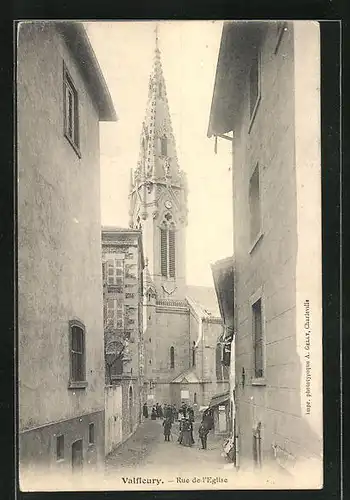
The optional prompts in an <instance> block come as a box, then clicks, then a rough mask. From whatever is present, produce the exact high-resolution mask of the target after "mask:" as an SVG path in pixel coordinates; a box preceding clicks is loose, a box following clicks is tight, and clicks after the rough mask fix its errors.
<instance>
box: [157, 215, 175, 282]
mask: <svg viewBox="0 0 350 500" xmlns="http://www.w3.org/2000/svg"><path fill="white" fill-rule="evenodd" d="M175 245H176V237H175V226H174V225H170V226H168V225H166V224H163V226H162V227H161V229H160V259H161V262H160V267H161V275H162V276H165V277H166V278H175V259H176V254H175Z"/></svg>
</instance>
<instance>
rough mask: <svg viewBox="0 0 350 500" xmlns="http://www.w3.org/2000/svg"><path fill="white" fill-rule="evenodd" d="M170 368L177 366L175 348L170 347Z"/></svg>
mask: <svg viewBox="0 0 350 500" xmlns="http://www.w3.org/2000/svg"><path fill="white" fill-rule="evenodd" d="M170 368H175V349H174V347H173V346H171V347H170Z"/></svg>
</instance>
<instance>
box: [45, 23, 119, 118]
mask: <svg viewBox="0 0 350 500" xmlns="http://www.w3.org/2000/svg"><path fill="white" fill-rule="evenodd" d="M50 22H52V23H54V25H55V27H56V29H57V30H58V31H59V32H60V33H61V34H62V36H63V37H64V39H65V41H66V43H67V46H68V47H69V50H70V51H71V53H72V54H73V56H74V58H75V60H76V62H77V64H78V65H79V66H80V69H81V71H82V74H83V75H84V77H85V80H86V83H87V86H88V88H89V90H90V92H91V94H92V96H93V98H94V101H95V103H96V105H97V108H98V111H99V119H100V120H101V121H116V120H117V115H116V112H115V109H114V105H113V101H112V98H111V95H110V93H109V89H108V87H107V84H106V81H105V79H104V76H103V74H102V71H101V68H100V65H99V63H98V60H97V57H96V55H95V52H94V49H93V48H92V45H91V43H90V40H89V37H88V34H87V32H86V30H85V27H84V24H83V23H82V22H76V21H50Z"/></svg>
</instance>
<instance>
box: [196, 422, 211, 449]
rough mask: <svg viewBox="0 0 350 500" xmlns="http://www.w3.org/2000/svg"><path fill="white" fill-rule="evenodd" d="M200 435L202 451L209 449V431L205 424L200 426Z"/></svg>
mask: <svg viewBox="0 0 350 500" xmlns="http://www.w3.org/2000/svg"><path fill="white" fill-rule="evenodd" d="M198 434H199V438H200V440H201V442H202V450H206V449H207V439H208V434H209V429H208V427H207V426H206V425H205V423H203V422H202V423H201V425H200V426H199V429H198Z"/></svg>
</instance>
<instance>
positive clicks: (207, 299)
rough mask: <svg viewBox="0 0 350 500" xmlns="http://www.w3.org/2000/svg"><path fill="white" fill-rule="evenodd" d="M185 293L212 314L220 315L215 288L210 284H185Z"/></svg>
mask: <svg viewBox="0 0 350 500" xmlns="http://www.w3.org/2000/svg"><path fill="white" fill-rule="evenodd" d="M186 295H189V297H190V298H191V299H192V300H194V301H195V302H197V304H199V305H200V306H201V308H202V309H204V310H206V311H207V312H208V313H210V314H211V315H212V316H215V317H220V309H219V304H218V301H217V297H216V293H215V289H214V288H212V287H210V286H195V285H189V286H187V291H186Z"/></svg>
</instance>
